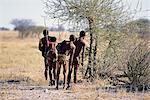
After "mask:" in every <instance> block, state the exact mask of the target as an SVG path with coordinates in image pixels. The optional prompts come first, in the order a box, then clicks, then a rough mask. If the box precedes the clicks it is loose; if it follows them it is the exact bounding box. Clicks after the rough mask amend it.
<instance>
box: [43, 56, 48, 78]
mask: <svg viewBox="0 0 150 100" xmlns="http://www.w3.org/2000/svg"><path fill="white" fill-rule="evenodd" d="M44 64H45V71H44V76H45V80H47V72H48V65H47V62H46V58H44Z"/></svg>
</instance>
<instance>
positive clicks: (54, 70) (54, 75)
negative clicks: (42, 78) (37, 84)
mask: <svg viewBox="0 0 150 100" xmlns="http://www.w3.org/2000/svg"><path fill="white" fill-rule="evenodd" d="M53 77H54V80H53V85H55V80H56V63H55V62H54V63H53Z"/></svg>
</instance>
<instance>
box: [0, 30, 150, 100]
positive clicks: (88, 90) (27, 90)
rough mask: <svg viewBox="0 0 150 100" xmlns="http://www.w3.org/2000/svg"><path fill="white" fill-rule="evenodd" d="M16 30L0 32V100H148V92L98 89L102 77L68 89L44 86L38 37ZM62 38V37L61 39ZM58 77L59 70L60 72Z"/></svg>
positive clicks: (42, 64) (102, 84)
mask: <svg viewBox="0 0 150 100" xmlns="http://www.w3.org/2000/svg"><path fill="white" fill-rule="evenodd" d="M17 36H18V32H15V31H1V32H0V100H72V99H73V100H150V96H149V93H127V92H126V91H125V90H123V89H119V90H117V92H114V91H109V89H105V90H104V89H102V88H103V87H104V86H109V84H108V82H107V81H106V80H96V81H94V82H92V83H91V82H87V80H84V79H82V78H81V76H80V72H79V77H78V79H79V80H82V81H81V82H79V83H77V84H72V88H71V89H70V90H64V89H62V86H60V89H59V90H55V87H50V86H48V81H45V79H44V75H43V71H44V63H43V58H42V56H41V53H40V51H39V50H38V42H39V39H38V38H27V39H19V38H17ZM64 37H65V38H68V37H67V36H64ZM64 37H63V38H64ZM61 79H62V73H61Z"/></svg>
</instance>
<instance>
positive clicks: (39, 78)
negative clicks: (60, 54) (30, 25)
mask: <svg viewBox="0 0 150 100" xmlns="http://www.w3.org/2000/svg"><path fill="white" fill-rule="evenodd" d="M0 37H1V39H2V40H1V41H0V50H1V51H0V59H1V60H0V80H9V79H20V80H26V81H27V80H28V81H35V82H37V83H44V80H43V59H42V57H41V54H40V52H39V51H38V48H37V47H38V39H37V40H36V39H33V40H30V39H25V40H20V39H16V37H17V32H3V33H2V32H0Z"/></svg>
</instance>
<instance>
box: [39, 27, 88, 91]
mask: <svg viewBox="0 0 150 100" xmlns="http://www.w3.org/2000/svg"><path fill="white" fill-rule="evenodd" d="M48 33H49V32H48V30H43V35H44V37H43V38H42V39H40V41H39V50H40V51H41V52H42V56H43V57H44V63H45V71H44V75H45V79H46V80H47V79H48V77H47V76H48V71H49V79H50V83H49V85H55V82H56V89H58V85H59V74H60V69H61V66H63V75H64V81H63V88H65V83H66V82H65V80H66V70H67V65H68V75H67V87H66V89H69V88H70V81H71V74H72V70H73V69H74V83H76V82H77V70H78V67H79V65H80V59H81V65H82V66H83V59H84V48H85V31H81V32H80V35H79V38H76V37H75V35H70V37H69V41H67V40H63V41H62V42H60V43H57V39H56V37H52V36H49V34H48ZM80 53H81V57H80ZM67 56H69V60H68V61H67V58H66V57H67Z"/></svg>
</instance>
